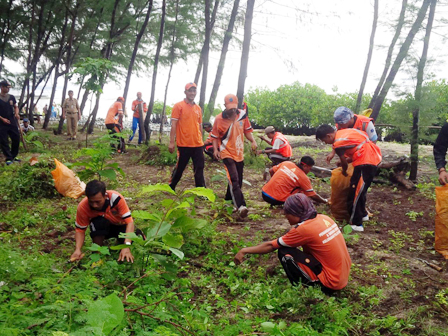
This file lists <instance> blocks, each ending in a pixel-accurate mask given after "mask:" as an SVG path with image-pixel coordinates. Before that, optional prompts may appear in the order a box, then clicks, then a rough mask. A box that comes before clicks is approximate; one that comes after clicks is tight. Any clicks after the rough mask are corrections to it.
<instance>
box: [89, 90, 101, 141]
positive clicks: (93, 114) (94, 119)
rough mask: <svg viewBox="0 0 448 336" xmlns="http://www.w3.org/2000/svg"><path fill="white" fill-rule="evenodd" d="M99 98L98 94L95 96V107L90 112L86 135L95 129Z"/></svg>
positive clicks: (99, 94)
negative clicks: (90, 116)
mask: <svg viewBox="0 0 448 336" xmlns="http://www.w3.org/2000/svg"><path fill="white" fill-rule="evenodd" d="M100 97H101V93H99V92H98V93H97V94H96V102H95V107H94V108H93V110H92V118H91V119H90V123H89V128H88V129H87V133H88V134H92V133H93V130H94V128H95V122H96V115H97V114H98V108H99V106H100Z"/></svg>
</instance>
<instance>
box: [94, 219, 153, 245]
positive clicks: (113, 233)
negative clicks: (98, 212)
mask: <svg viewBox="0 0 448 336" xmlns="http://www.w3.org/2000/svg"><path fill="white" fill-rule="evenodd" d="M127 227H128V225H127V224H123V225H115V224H112V223H111V222H110V221H109V220H107V219H106V218H104V217H103V216H98V217H95V218H92V220H91V221H90V237H91V238H94V237H104V239H109V238H117V241H118V243H119V244H124V238H120V237H119V236H120V233H126V229H127ZM134 232H135V234H136V235H137V236H142V237H143V239H146V237H145V235H144V234H143V232H142V230H140V229H138V228H137V227H136V226H134Z"/></svg>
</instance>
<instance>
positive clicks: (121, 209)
mask: <svg viewBox="0 0 448 336" xmlns="http://www.w3.org/2000/svg"><path fill="white" fill-rule="evenodd" d="M85 193H86V196H87V197H86V198H84V199H83V200H82V201H81V202H80V203H79V204H78V210H77V211H76V223H75V226H76V232H75V241H76V248H75V252H73V254H72V255H71V257H70V260H72V261H74V260H79V259H81V258H82V257H83V254H82V251H81V249H82V246H83V245H84V239H85V234H86V230H87V227H89V226H90V237H91V238H92V242H93V243H95V244H98V245H100V246H102V245H104V240H105V239H109V238H117V239H118V242H119V243H120V244H126V245H129V246H130V245H131V244H132V241H131V240H130V239H123V238H119V235H120V233H128V232H136V233H139V234H141V231H140V230H137V231H136V230H135V226H134V220H133V219H132V217H131V211H130V210H129V207H128V205H127V204H126V200H125V199H124V197H123V196H122V195H121V194H119V193H118V192H116V191H114V190H106V185H105V184H104V182H101V181H98V180H93V181H90V182H89V183H87V185H86V191H85ZM125 260H126V261H130V262H134V256H133V255H132V253H131V250H130V248H124V249H122V250H121V251H120V256H119V257H118V261H125Z"/></svg>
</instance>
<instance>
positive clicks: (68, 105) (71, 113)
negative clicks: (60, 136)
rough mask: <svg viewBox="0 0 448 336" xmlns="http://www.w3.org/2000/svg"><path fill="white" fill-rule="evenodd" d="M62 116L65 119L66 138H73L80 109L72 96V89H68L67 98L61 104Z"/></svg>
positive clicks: (79, 117)
mask: <svg viewBox="0 0 448 336" xmlns="http://www.w3.org/2000/svg"><path fill="white" fill-rule="evenodd" d="M62 118H66V119H67V135H68V139H67V140H75V139H76V133H77V131H78V121H79V119H81V109H80V108H79V104H78V101H77V100H76V98H73V91H72V90H70V91H68V98H66V99H65V100H64V104H62Z"/></svg>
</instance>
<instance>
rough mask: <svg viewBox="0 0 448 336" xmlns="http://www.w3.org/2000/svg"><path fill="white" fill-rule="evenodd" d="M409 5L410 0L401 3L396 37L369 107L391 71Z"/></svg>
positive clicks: (373, 102) (388, 52)
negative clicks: (396, 45) (391, 63)
mask: <svg viewBox="0 0 448 336" xmlns="http://www.w3.org/2000/svg"><path fill="white" fill-rule="evenodd" d="M407 5H408V1H407V0H403V2H402V3H401V11H400V16H399V17H398V22H397V27H396V28H395V34H394V37H393V38H392V42H391V43H390V46H389V50H388V51H387V56H386V62H385V65H384V70H383V73H382V74H381V78H380V81H379V82H378V85H377V86H376V89H375V92H374V93H373V96H372V100H371V101H370V103H369V106H368V108H372V107H373V105H374V104H375V101H376V99H377V98H378V94H379V92H380V90H381V88H382V87H383V84H384V80H385V79H386V76H387V72H388V71H389V68H390V62H391V60H392V55H393V53H394V48H395V44H396V43H397V40H398V38H399V37H400V34H401V29H402V28H403V25H404V16H405V14H406V7H407Z"/></svg>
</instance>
